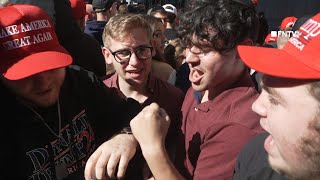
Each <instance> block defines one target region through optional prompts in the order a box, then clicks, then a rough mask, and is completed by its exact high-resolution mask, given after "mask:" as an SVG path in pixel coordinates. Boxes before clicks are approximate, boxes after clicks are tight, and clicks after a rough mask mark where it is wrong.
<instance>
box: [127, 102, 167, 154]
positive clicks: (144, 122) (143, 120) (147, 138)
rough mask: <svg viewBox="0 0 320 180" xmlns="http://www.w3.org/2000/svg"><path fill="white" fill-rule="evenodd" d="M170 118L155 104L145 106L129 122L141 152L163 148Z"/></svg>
mask: <svg viewBox="0 0 320 180" xmlns="http://www.w3.org/2000/svg"><path fill="white" fill-rule="evenodd" d="M169 125H170V118H169V116H168V114H167V113H166V111H165V110H164V109H161V108H160V107H159V106H158V105H157V104H156V103H152V104H151V105H149V106H146V107H145V108H144V109H143V110H142V111H141V112H140V113H139V114H138V115H137V116H136V117H134V118H133V119H132V120H131V122H130V126H131V130H132V133H133V135H134V137H135V138H136V140H137V141H138V142H139V144H140V147H141V149H142V152H144V151H146V150H149V149H152V148H155V147H162V146H164V141H165V138H166V135H167V131H168V128H169Z"/></svg>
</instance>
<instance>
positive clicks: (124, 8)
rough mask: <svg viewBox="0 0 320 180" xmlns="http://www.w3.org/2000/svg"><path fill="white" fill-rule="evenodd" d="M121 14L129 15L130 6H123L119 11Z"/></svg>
mask: <svg viewBox="0 0 320 180" xmlns="http://www.w3.org/2000/svg"><path fill="white" fill-rule="evenodd" d="M118 13H119V14H127V13H128V5H126V4H121V5H120V6H119V10H118Z"/></svg>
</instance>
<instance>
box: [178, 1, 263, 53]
mask: <svg viewBox="0 0 320 180" xmlns="http://www.w3.org/2000/svg"><path fill="white" fill-rule="evenodd" d="M258 24H259V20H258V16H257V14H256V11H255V9H254V7H253V4H252V3H251V1H245V0H216V1H209V0H203V1H201V3H195V4H194V6H193V7H192V8H191V11H189V12H186V13H185V14H184V16H183V17H182V21H181V23H180V26H179V28H178V30H179V34H182V35H180V37H182V40H183V42H184V43H185V44H186V45H191V44H194V45H197V46H198V47H201V46H203V45H204V44H201V43H200V44H199V42H194V41H193V40H194V38H193V37H194V36H195V37H197V38H196V39H197V40H198V41H204V40H205V41H206V44H205V46H209V47H211V48H213V49H215V50H216V51H219V52H224V51H229V50H231V49H234V48H235V47H236V46H237V45H239V44H240V43H242V42H243V41H245V40H251V41H252V42H253V43H254V42H255V41H256V39H257V36H258V26H259V25H258Z"/></svg>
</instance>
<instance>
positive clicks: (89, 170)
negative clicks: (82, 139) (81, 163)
mask: <svg viewBox="0 0 320 180" xmlns="http://www.w3.org/2000/svg"><path fill="white" fill-rule="evenodd" d="M101 153H102V151H100V150H99V149H97V150H96V151H95V152H94V153H93V154H92V155H91V156H90V158H89V159H88V161H87V163H86V167H85V170H84V177H85V179H86V180H92V179H94V178H95V175H94V172H95V166H96V162H97V161H98V158H99V157H100V155H101Z"/></svg>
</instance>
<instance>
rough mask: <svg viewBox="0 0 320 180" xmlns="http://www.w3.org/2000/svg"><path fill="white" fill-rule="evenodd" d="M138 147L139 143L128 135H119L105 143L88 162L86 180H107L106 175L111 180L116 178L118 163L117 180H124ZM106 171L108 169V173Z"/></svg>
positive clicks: (85, 172) (85, 173)
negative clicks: (122, 179)
mask: <svg viewBox="0 0 320 180" xmlns="http://www.w3.org/2000/svg"><path fill="white" fill-rule="evenodd" d="M137 146H138V143H137V141H136V140H135V139H134V137H133V136H132V135H128V134H118V135H116V136H115V137H113V138H112V139H110V140H109V141H107V142H105V143H103V144H102V145H101V146H99V147H98V149H97V150H96V151H95V152H94V153H93V154H92V155H91V156H90V158H89V159H88V161H87V164H86V168H85V171H84V175H85V178H86V180H92V179H106V175H107V177H109V178H114V172H115V169H116V167H117V164H118V163H119V166H118V173H117V178H118V179H121V178H123V177H124V174H125V172H126V169H127V166H128V163H129V161H130V160H131V159H132V157H133V156H134V154H135V153H136V148H137ZM106 167H107V168H106ZM105 169H107V173H106V172H105Z"/></svg>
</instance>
